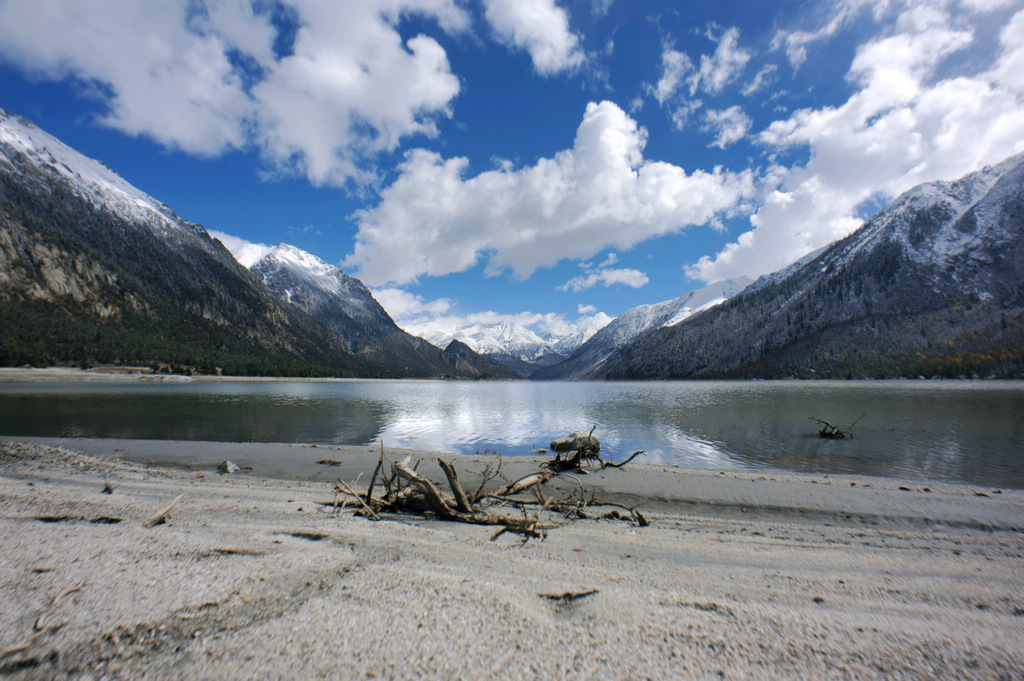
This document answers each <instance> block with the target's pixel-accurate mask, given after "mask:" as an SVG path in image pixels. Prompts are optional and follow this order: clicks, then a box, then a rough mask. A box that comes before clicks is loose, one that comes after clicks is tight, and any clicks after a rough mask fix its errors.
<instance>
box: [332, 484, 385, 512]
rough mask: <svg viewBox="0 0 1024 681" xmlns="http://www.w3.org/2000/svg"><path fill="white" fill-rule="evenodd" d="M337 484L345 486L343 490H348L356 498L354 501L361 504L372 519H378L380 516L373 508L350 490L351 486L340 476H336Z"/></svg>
mask: <svg viewBox="0 0 1024 681" xmlns="http://www.w3.org/2000/svg"><path fill="white" fill-rule="evenodd" d="M338 484H339V485H341V486H342V487H343V488H345V491H346V492H348V493H349V495H351V496H353V497H355V498H356V501H358V502H359V503H360V504H361V505H362V507H363V508H364V509H365V510H366V512H367V513H369V514H370V517H371V518H373V519H374V520H380V516H379V515H377V514H376V513H374V511H373V509H372V508H370V507H369V506H367V505H366V502H365V501H363V498H362V497H361V496H359V495H358V494H356V493H355V492H354V491H352V488H351V487H349V486H348V483H346V482H345V481H344V480H342V479H341V478H338Z"/></svg>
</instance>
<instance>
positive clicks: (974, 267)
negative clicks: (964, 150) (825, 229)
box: [603, 154, 1024, 380]
mask: <svg viewBox="0 0 1024 681" xmlns="http://www.w3.org/2000/svg"><path fill="white" fill-rule="evenodd" d="M1022 292H1024V154H1019V155H1017V156H1014V157H1011V158H1009V159H1007V160H1006V161H1004V162H1002V163H1000V164H997V165H994V166H990V167H987V168H984V169H982V170H979V171H977V172H974V173H971V174H969V175H966V176H964V177H963V178H961V179H959V180H956V181H954V182H930V183H926V184H922V185H918V186H916V187H914V188H912V189H910V190H909V191H907V192H905V193H904V194H902V195H900V196H899V197H897V198H896V199H895V200H894V201H893V202H892V203H890V204H889V205H888V206H886V207H885V208H884V209H882V210H881V211H879V212H878V213H876V214H875V215H874V216H873V217H872V218H871V219H870V220H868V221H867V223H865V224H864V225H863V226H862V227H861V228H860V229H859V230H857V231H856V232H854V233H853V234H850V235H849V236H847V237H845V238H843V239H841V240H839V241H836V242H834V243H832V244H830V245H829V246H828V247H826V248H825V249H823V250H822V251H821V252H819V253H817V254H812V255H810V256H807V257H805V258H803V259H802V260H801V261H800V262H798V263H795V264H794V265H792V266H790V267H788V268H785V269H784V270H780V271H779V272H777V273H775V274H772V275H768V276H766V277H762V278H761V279H759V280H758V281H757V282H756V283H755V284H754V285H752V286H750V287H748V288H747V289H746V290H744V291H743V292H742V293H741V294H739V295H737V296H735V297H734V298H732V299H731V300H730V301H729V302H728V303H727V304H725V305H721V306H719V307H717V308H715V309H714V310H711V311H709V312H707V313H705V314H701V315H699V316H695V317H694V318H692V319H690V320H687V321H685V322H684V323H681V324H677V325H676V326H672V327H667V328H664V329H660V330H658V331H656V332H654V331H652V332H651V333H649V334H645V335H643V336H640V337H638V338H637V339H636V340H635V341H634V342H632V343H630V344H629V345H627V346H625V347H624V348H623V349H622V350H620V351H619V352H617V353H616V356H615V358H614V359H611V360H609V362H608V363H607V366H606V367H605V373H604V374H603V375H605V376H607V377H610V378H616V379H633V380H643V379H651V378H659V379H665V378H692V377H721V376H735V377H754V376H756V377H768V378H770V377H782V376H803V377H818V378H820V377H837V376H839V377H848V378H849V377H878V376H919V375H924V376H932V375H936V376H949V377H957V376H971V375H978V376H1000V377H1010V376H1016V375H1020V374H1019V372H1020V371H1022V369H1021V367H1022V366H1024V363H1022V360H1021V352H1020V348H1021V347H1024V346H1022V345H1021V341H1020V334H1021V331H1020V329H1021V328H1022V327H1021V317H1022V312H1021V310H1022V301H1024V298H1022Z"/></svg>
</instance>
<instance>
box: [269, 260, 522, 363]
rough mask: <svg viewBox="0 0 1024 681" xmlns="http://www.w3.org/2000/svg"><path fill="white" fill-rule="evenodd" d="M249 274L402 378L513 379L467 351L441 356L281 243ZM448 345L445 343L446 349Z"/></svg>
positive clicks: (317, 263)
mask: <svg viewBox="0 0 1024 681" xmlns="http://www.w3.org/2000/svg"><path fill="white" fill-rule="evenodd" d="M250 271H251V272H252V273H253V274H254V275H256V276H257V277H258V278H259V279H260V280H261V281H262V282H263V284H264V286H266V288H267V290H268V291H269V292H270V293H271V294H272V295H274V296H275V297H276V298H278V299H279V300H281V301H284V302H287V303H290V304H292V305H295V306H297V307H299V308H300V309H302V310H304V311H306V312H307V313H309V314H310V315H311V316H312V317H313V318H314V319H316V320H317V321H319V322H320V323H322V324H324V325H325V326H326V327H327V328H328V329H330V330H331V331H332V332H333V333H334V334H336V336H337V338H338V340H339V341H341V343H342V344H343V345H344V346H345V348H346V349H347V350H348V351H349V352H351V353H353V354H355V355H357V356H359V357H364V358H367V359H371V360H373V361H375V362H378V363H380V364H383V365H385V366H388V367H392V368H393V369H394V370H396V371H399V368H400V372H401V373H404V374H406V375H410V374H411V375H419V376H459V377H469V378H472V377H475V376H479V375H483V374H486V375H489V376H492V377H495V378H515V377H517V376H518V374H517V373H515V372H512V371H508V370H507V369H504V368H503V367H500V366H494V365H493V364H492V363H490V362H487V361H484V360H483V359H482V358H480V357H479V356H473V353H472V352H461V353H460V354H459V355H458V356H457V357H456V356H455V355H454V354H451V353H449V354H445V353H442V351H441V350H440V348H438V347H435V346H434V345H432V344H430V343H429V342H427V341H426V340H424V339H422V338H417V337H415V336H411V335H409V334H408V333H406V332H405V331H403V330H402V329H400V328H399V327H398V326H397V325H396V324H395V322H394V320H392V319H391V316H390V315H389V314H388V313H387V312H386V311H385V310H384V308H383V307H381V305H380V303H378V302H377V300H376V299H375V298H374V297H373V295H372V294H371V293H370V291H369V289H367V288H366V287H365V286H364V285H363V283H362V282H361V281H359V280H358V279H356V278H354V277H350V276H349V275H347V274H345V272H343V271H342V270H341V269H340V268H338V267H335V266H334V265H331V264H329V263H327V262H326V261H324V260H321V259H320V258H318V257H316V256H315V255H313V254H312V253H307V252H306V251H303V250H302V249H299V248H296V247H295V246H290V245H288V244H280V245H278V246H276V247H274V248H272V249H271V250H270V251H268V252H267V253H266V254H264V255H263V257H262V258H260V259H259V260H258V261H257V262H255V263H254V264H253V265H252V267H250ZM445 347H447V344H446V346H445Z"/></svg>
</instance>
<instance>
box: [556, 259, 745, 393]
mask: <svg viewBox="0 0 1024 681" xmlns="http://www.w3.org/2000/svg"><path fill="white" fill-rule="evenodd" d="M748 284H750V279H748V278H746V277H736V278H734V279H726V280H724V281H718V282H714V283H712V284H708V285H707V286H705V287H704V288H701V289H697V290H695V291H690V292H688V293H685V294H683V295H681V296H679V297H678V298H673V299H672V300H666V301H664V302H661V303H655V304H652V305H638V306H637V307H634V308H631V309H629V310H626V311H625V312H623V313H622V314H621V315H619V316H618V317H616V318H615V319H613V320H612V321H611V322H610V323H609V324H608V325H607V326H605V327H604V328H603V329H600V330H598V331H597V332H596V333H594V334H593V335H592V336H591V337H590V338H589V339H588V340H587V341H586V342H585V343H583V344H582V345H581V346H580V347H578V348H577V349H576V350H575V351H573V353H572V354H571V356H570V357H569V358H568V359H567V360H566V361H565V362H562V363H561V364H557V365H555V366H553V367H548V368H545V369H542V370H541V371H539V372H538V373H537V374H536V376H537V377H538V378H545V379H551V378H587V377H588V376H590V375H592V374H593V372H595V371H596V370H597V369H598V367H600V365H601V364H602V363H603V362H604V361H605V360H606V359H608V357H609V356H610V355H611V354H612V353H614V352H615V351H616V350H617V349H619V348H621V347H622V346H624V345H625V344H627V343H629V342H630V341H632V340H633V339H634V338H637V337H638V336H640V335H641V334H643V333H644V332H646V331H649V330H650V329H654V328H658V327H663V326H672V325H674V324H678V323H679V322H681V321H683V320H685V319H687V318H688V317H690V316H692V315H694V314H696V313H698V312H701V311H703V310H706V309H708V308H711V307H714V306H715V305H719V304H721V303H723V302H724V301H726V300H728V299H729V298H731V297H732V296H734V295H736V294H737V293H739V292H740V291H742V290H743V289H744V288H745V287H746V286H747V285H748Z"/></svg>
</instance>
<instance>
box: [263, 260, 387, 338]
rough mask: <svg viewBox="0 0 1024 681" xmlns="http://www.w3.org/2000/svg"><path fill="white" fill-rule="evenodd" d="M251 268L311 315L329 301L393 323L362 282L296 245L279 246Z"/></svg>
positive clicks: (352, 312) (354, 314)
mask: <svg viewBox="0 0 1024 681" xmlns="http://www.w3.org/2000/svg"><path fill="white" fill-rule="evenodd" d="M249 269H250V271H251V272H253V273H254V274H256V275H258V276H260V277H262V278H263V283H264V284H265V285H266V286H267V288H268V289H269V290H270V292H271V293H273V294H274V295H277V296H278V297H279V298H282V299H284V300H287V301H288V302H290V303H294V304H297V305H299V307H301V308H303V309H305V310H306V311H307V312H309V313H310V314H312V313H313V311H314V310H315V309H317V308H320V307H323V306H324V305H327V304H330V305H341V306H343V307H344V308H345V309H346V311H347V312H348V314H349V315H350V316H352V317H364V318H367V319H372V320H376V321H380V322H384V321H385V319H386V321H387V322H388V323H390V322H391V318H390V317H389V316H388V315H387V313H386V312H385V311H384V308H382V307H381V306H380V304H379V303H377V301H376V300H375V299H374V298H373V296H372V295H371V294H370V291H369V290H368V289H367V288H366V287H365V286H363V284H362V282H361V281H359V280H358V279H355V278H353V277H350V276H348V275H347V274H345V273H344V272H343V271H342V270H341V269H340V268H338V267H335V266H334V265H331V264H330V263H327V262H325V261H324V260H321V259H320V258H318V257H316V256H315V255H313V254H312V253H307V252H306V251H303V250H301V249H299V248H296V247H295V246H290V245H288V244H280V245H278V246H275V247H274V248H272V249H271V250H270V251H268V252H267V253H266V254H265V255H264V256H263V257H262V258H260V259H259V260H258V261H257V262H256V263H255V264H253V266H252V267H251V268H249Z"/></svg>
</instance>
